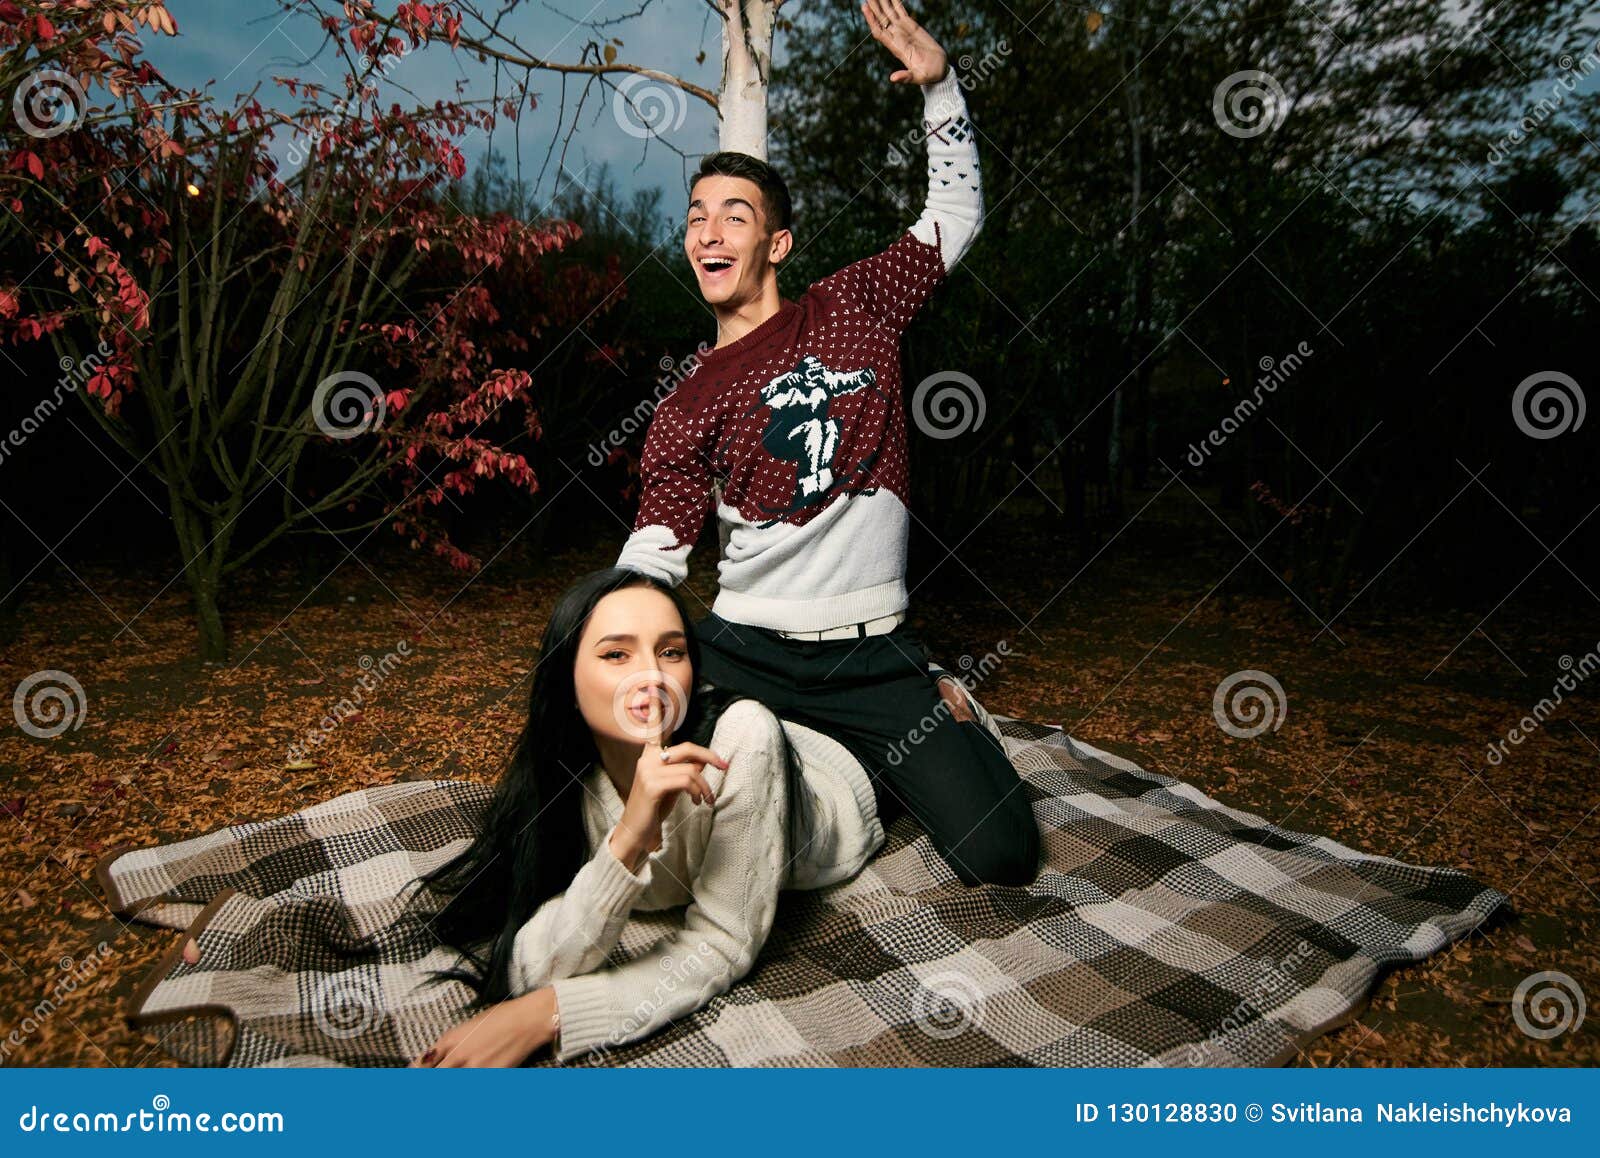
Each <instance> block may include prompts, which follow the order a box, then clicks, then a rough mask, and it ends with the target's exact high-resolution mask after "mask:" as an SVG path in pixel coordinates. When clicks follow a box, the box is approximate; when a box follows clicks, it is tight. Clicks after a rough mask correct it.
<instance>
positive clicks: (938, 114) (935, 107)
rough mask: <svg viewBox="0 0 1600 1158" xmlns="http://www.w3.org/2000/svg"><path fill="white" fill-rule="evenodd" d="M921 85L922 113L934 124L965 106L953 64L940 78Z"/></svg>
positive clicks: (965, 102)
mask: <svg viewBox="0 0 1600 1158" xmlns="http://www.w3.org/2000/svg"><path fill="white" fill-rule="evenodd" d="M921 87H922V108H923V115H924V116H926V117H927V119H928V120H929V121H931V122H933V123H934V124H936V125H937V124H938V123H939V122H940V121H943V120H945V119H946V118H947V117H952V116H954V115H955V114H956V113H958V112H961V111H963V110H965V109H966V107H967V99H966V96H965V94H964V93H963V92H962V89H961V82H960V81H959V80H957V79H956V69H955V65H950V66H949V67H948V68H946V69H945V73H944V76H943V77H941V78H940V79H938V80H936V81H934V82H933V83H932V84H925V85H923V86H921Z"/></svg>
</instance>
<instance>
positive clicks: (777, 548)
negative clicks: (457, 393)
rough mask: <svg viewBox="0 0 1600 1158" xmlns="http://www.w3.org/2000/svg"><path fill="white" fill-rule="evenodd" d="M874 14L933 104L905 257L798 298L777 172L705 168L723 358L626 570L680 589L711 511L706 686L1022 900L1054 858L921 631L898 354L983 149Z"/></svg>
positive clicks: (1010, 772)
mask: <svg viewBox="0 0 1600 1158" xmlns="http://www.w3.org/2000/svg"><path fill="white" fill-rule="evenodd" d="M862 12H863V14H864V15H865V16H866V17H867V21H868V24H869V26H870V27H871V30H872V34H873V36H874V38H876V39H877V40H878V41H879V42H880V43H881V44H884V45H885V46H886V47H888V48H889V49H890V51H892V52H893V53H894V54H895V56H896V57H898V58H899V60H900V62H901V63H902V64H903V65H904V66H905V67H904V68H902V69H900V70H898V71H896V72H894V73H892V74H891V75H890V77H889V79H890V80H891V81H893V82H895V83H902V84H905V83H914V84H917V85H919V86H920V87H921V89H922V94H923V103H924V119H923V127H924V130H925V133H926V137H927V146H928V198H927V205H926V208H925V209H924V210H923V212H922V215H921V216H920V217H919V218H918V219H917V221H916V222H915V224H913V225H912V226H911V227H910V229H909V230H907V231H906V233H904V234H903V235H902V236H901V237H900V238H899V239H898V240H897V241H895V242H894V244H892V245H891V246H889V248H888V249H886V250H884V251H883V252H881V253H878V254H876V255H874V256H872V257H868V258H866V259H865V260H862V261H858V262H856V263H854V264H852V265H849V266H846V267H845V268H844V269H842V270H839V271H838V272H836V273H834V274H832V275H830V276H828V277H826V278H823V279H822V280H821V281H818V282H816V283H815V284H813V285H812V286H811V287H810V288H809V289H808V290H807V291H806V293H805V294H804V295H803V296H802V297H801V298H800V299H799V300H798V301H790V300H786V299H784V298H783V297H782V296H781V295H780V294H779V292H778V279H777V266H778V264H779V263H780V262H782V261H783V259H784V258H785V257H786V256H787V255H788V253H789V251H790V248H791V246H792V245H793V241H794V239H793V235H792V233H791V232H790V215H791V206H790V200H789V193H788V189H787V187H786V186H785V185H784V183H783V180H782V178H780V177H779V176H778V174H777V173H776V172H775V171H774V170H773V169H772V168H771V167H770V166H768V165H767V164H766V163H765V162H763V161H761V160H758V159H757V158H754V157H751V156H748V155H746V154H743V153H732V152H722V153H713V154H711V155H709V156H707V157H706V158H705V159H704V161H703V162H702V164H701V166H700V169H699V172H698V173H697V175H696V177H695V180H694V183H693V185H692V186H691V189H690V202H689V212H688V218H687V222H686V230H685V233H684V250H685V252H686V253H687V254H688V257H689V260H690V262H691V263H692V264H693V266H694V269H695V276H696V277H697V278H698V279H699V282H700V291H701V293H702V294H703V295H704V297H705V299H706V301H708V302H710V303H711V305H712V308H713V309H714V310H715V312H716V315H717V331H718V338H717V344H716V346H715V347H714V348H713V349H712V350H710V351H709V352H708V353H706V354H704V355H702V356H701V357H700V359H699V361H698V363H697V364H696V365H695V366H694V368H693V369H692V370H691V372H690V373H689V374H688V375H687V376H686V377H685V378H684V379H683V380H682V381H681V382H680V383H679V384H678V386H677V388H676V389H675V390H674V391H673V392H672V393H671V394H669V395H667V397H666V398H665V399H663V400H662V402H661V405H660V406H659V408H658V409H657V410H656V413H655V415H654V416H653V418H652V420H651V424H650V430H649V433H648V435H647V436H646V440H645V446H644V452H643V455H642V457H641V462H640V473H641V478H642V492H641V497H640V503H639V514H638V518H637V519H636V520H635V523H634V529H633V533H632V534H631V535H630V536H629V538H628V541H627V544H626V545H625V546H624V547H623V550H622V554H621V555H620V557H619V558H618V560H617V563H618V565H619V566H624V567H631V568H634V569H636V570H639V571H644V572H646V573H648V574H651V575H655V576H657V577H659V578H661V579H663V580H665V581H667V582H670V583H673V584H677V583H679V582H681V581H682V580H683V579H684V577H685V576H686V575H687V573H688V557H689V552H690V550H691V549H692V548H693V546H694V543H695V540H696V539H697V538H698V537H699V534H700V531H701V528H702V527H703V526H704V524H705V517H706V514H707V512H708V510H709V509H710V508H711V507H712V506H715V509H716V511H717V516H718V524H719V532H720V536H721V540H722V561H721V563H720V565H719V567H718V575H719V591H718V594H717V598H716V601H715V603H714V604H713V606H712V610H711V613H710V614H709V615H708V616H706V617H705V619H703V620H701V621H700V622H699V623H698V624H696V630H697V633H698V634H699V637H700V639H701V644H702V670H701V673H700V674H701V676H703V677H704V678H705V679H708V680H710V681H712V682H714V683H717V684H720V685H723V686H726V687H733V688H737V689H739V690H740V691H742V692H744V693H746V694H748V695H751V696H754V697H756V698H758V699H760V700H762V701H763V702H765V703H766V704H767V705H768V706H769V707H770V708H771V709H772V710H773V711H774V712H776V713H777V714H778V715H780V716H783V717H785V718H788V719H794V720H798V721H801V722H803V723H806V724H807V725H809V726H811V727H813V728H815V729H816V730H818V731H820V732H823V733H825V734H827V735H829V736H831V737H833V738H834V739H835V740H837V741H838V742H839V743H841V744H843V745H844V746H845V747H846V748H847V749H849V750H850V751H851V752H852V753H853V754H854V755H855V756H856V758H857V759H859V760H860V761H861V763H862V765H863V767H865V768H866V769H867V771H868V773H869V775H870V777H871V779H872V782H873V785H874V789H875V793H876V796H877V803H878V809H879V814H880V817H881V818H882V820H883V822H884V823H885V824H887V823H888V822H889V821H890V820H891V819H892V818H893V817H894V816H895V815H897V814H899V813H900V812H902V811H905V810H909V811H910V812H911V814H912V815H913V816H915V817H916V818H917V820H918V821H919V822H920V823H921V824H922V825H923V827H924V828H925V829H926V830H927V832H928V834H929V836H930V838H931V839H932V843H933V845H934V847H935V848H936V849H937V850H938V852H939V854H940V855H941V856H942V857H944V858H945V860H946V861H947V862H948V863H949V865H950V867H951V868H952V869H953V870H954V871H955V873H956V874H957V876H958V877H960V878H961V880H962V881H964V882H965V883H967V884H979V883H995V884H1013V885H1015V884H1025V883H1027V882H1029V881H1031V880H1033V878H1034V875H1035V872H1036V869H1037V865H1038V854H1039V835H1038V827H1037V825H1036V824H1035V822H1034V819H1033V811H1032V807H1031V805H1030V803H1029V800H1028V797H1027V794H1026V791H1025V790H1024V789H1023V787H1022V785H1021V783H1020V781H1019V779H1018V776H1017V773H1016V770H1015V769H1014V768H1013V767H1012V765H1011V762H1010V760H1009V759H1007V757H1006V755H1005V753H1004V751H1003V750H1002V749H1001V748H1000V745H999V743H998V742H997V741H996V739H995V737H994V735H993V734H992V733H990V732H989V731H988V730H987V729H986V728H984V727H983V726H982V725H981V724H979V723H978V722H976V721H975V720H974V719H973V716H972V710H971V706H970V705H969V703H968V702H967V700H966V697H965V690H964V689H963V688H961V687H960V685H959V684H958V683H957V682H956V681H955V680H954V679H953V678H951V677H948V676H946V677H945V678H944V679H943V681H942V682H941V681H940V680H936V679H934V678H933V677H932V676H931V675H930V672H929V656H928V651H927V649H926V648H925V647H924V646H923V644H922V643H921V642H920V641H919V640H917V639H916V638H915V637H914V636H912V635H911V633H910V632H909V631H908V630H907V628H906V627H905V623H904V621H905V609H906V605H907V603H908V593H907V590H906V581H905V566H906V543H907V538H908V535H909V530H910V514H909V511H908V509H907V503H908V501H909V494H908V489H907V482H906V432H905V404H904V399H903V391H902V384H901V378H900V337H901V333H902V332H903V331H904V329H905V327H906V325H907V324H908V323H909V322H910V320H911V318H912V316H913V315H914V314H915V313H916V311H917V309H918V308H919V307H920V306H921V305H922V303H923V302H924V301H925V300H926V299H927V297H928V295H929V294H930V293H931V292H932V291H933V289H934V288H935V287H936V286H937V285H938V284H939V283H940V282H942V281H943V280H944V278H945V276H946V275H947V274H948V273H949V271H950V270H951V269H953V268H954V266H955V264H956V262H957V261H959V260H960V258H961V256H962V254H963V253H965V252H966V250H967V249H968V247H969V246H970V245H971V243H972V239H973V238H974V237H975V236H976V235H977V232H978V228H979V226H980V224H981V221H982V216H983V198H982V191H981V188H980V182H979V178H978V156H977V148H976V145H975V143H974V139H973V137H974V134H973V131H972V127H971V125H970V124H969V123H968V121H967V117H966V104H965V101H964V98H963V96H962V92H961V87H960V85H959V84H958V83H957V80H956V77H955V75H954V73H953V72H952V71H951V70H950V69H949V67H948V62H947V59H946V55H945V52H944V50H943V49H942V48H940V47H939V45H938V43H937V42H936V41H935V40H934V39H933V37H932V36H930V35H929V34H928V33H927V32H926V31H924V30H923V29H922V28H921V26H919V25H918V24H917V23H916V22H915V21H914V20H912V19H911V18H910V17H909V16H908V15H907V14H906V11H905V9H904V8H903V7H902V6H901V4H900V3H899V0H868V2H867V3H866V4H864V5H863V6H862ZM719 484H720V493H717V490H715V489H714V488H716V487H718V486H719ZM930 720H931V721H933V723H932V726H931V727H930Z"/></svg>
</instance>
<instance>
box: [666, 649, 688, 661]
mask: <svg viewBox="0 0 1600 1158" xmlns="http://www.w3.org/2000/svg"><path fill="white" fill-rule="evenodd" d="M661 654H662V655H664V656H667V657H669V658H671V659H682V658H683V657H684V656H686V655H687V654H688V652H686V651H684V650H683V648H681V647H669V648H666V649H664V650H663V651H662V652H661Z"/></svg>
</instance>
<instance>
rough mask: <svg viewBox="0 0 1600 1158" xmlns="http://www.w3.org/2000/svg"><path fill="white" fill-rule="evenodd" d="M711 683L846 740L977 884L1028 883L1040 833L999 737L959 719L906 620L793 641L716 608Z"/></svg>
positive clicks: (704, 660)
mask: <svg viewBox="0 0 1600 1158" xmlns="http://www.w3.org/2000/svg"><path fill="white" fill-rule="evenodd" d="M695 633H696V635H697V637H698V639H699V642H700V665H701V666H700V671H699V672H698V673H697V675H698V677H699V678H701V679H705V680H709V681H710V682H712V683H714V684H717V685H719V686H721V687H726V688H732V689H734V690H737V691H739V692H742V693H743V694H745V695H748V696H751V697H753V698H755V699H758V700H760V701H762V702H763V703H764V704H766V705H767V707H768V708H770V709H771V710H772V712H773V713H774V714H775V715H777V716H779V717H781V718H783V719H787V720H794V721H795V722H797V723H801V724H804V725H806V726H807V727H810V728H813V729H814V730H816V731H818V732H821V733H823V734H824V735H826V736H830V737H832V738H833V739H835V740H837V741H838V742H839V743H840V744H842V745H844V747H845V748H846V749H848V750H849V751H850V752H851V753H852V754H853V755H854V756H855V757H856V759H858V760H860V761H861V765H862V767H863V768H865V769H866V771H867V775H868V777H869V778H870V779H871V781H872V785H873V791H874V794H875V795H876V797H877V802H878V816H879V819H880V820H882V822H883V823H884V824H885V825H886V826H887V825H888V824H889V823H890V821H892V820H893V819H894V818H895V817H897V816H899V815H902V814H904V813H907V812H909V813H910V814H911V815H912V816H913V817H914V818H915V819H916V820H917V821H918V822H919V823H920V824H921V825H922V827H923V828H924V829H925V830H926V831H927V833H928V836H929V837H930V839H931V840H932V842H933V847H934V848H935V849H936V850H938V852H939V855H940V856H942V857H943V858H944V859H945V861H946V863H948V864H949V865H950V867H951V869H952V870H954V872H955V874H956V876H958V877H959V878H960V879H961V880H962V882H963V883H965V884H968V885H977V884H1001V885H1025V884H1028V883H1029V882H1031V881H1032V880H1033V879H1034V876H1035V875H1036V873H1037V870H1038V863H1039V828H1038V825H1037V824H1036V823H1035V821H1034V818H1033V808H1032V806H1031V804H1030V802H1029V800H1028V796H1027V792H1026V790H1025V789H1024V788H1023V786H1022V783H1021V779H1020V778H1019V777H1018V775H1017V771H1016V769H1015V768H1014V767H1013V766H1012V764H1011V761H1010V759H1008V758H1007V756H1006V754H1005V751H1004V750H1003V749H1002V748H1001V746H1000V744H999V742H998V741H997V740H996V739H995V738H994V736H993V735H992V734H991V733H990V732H989V731H988V729H986V728H985V727H983V725H982V724H979V723H977V722H976V721H973V720H958V719H956V718H955V716H954V715H953V714H952V712H951V710H950V708H949V707H948V705H945V704H944V701H943V698H942V697H941V696H940V694H939V688H938V677H937V675H935V674H934V673H933V672H931V671H929V669H928V662H929V659H930V656H929V653H928V649H927V648H926V647H925V646H924V645H923V644H922V642H921V640H919V639H917V638H916V637H915V636H914V635H912V634H911V632H910V631H909V630H908V628H907V625H906V624H905V623H902V624H900V625H899V626H898V627H896V628H895V629H894V630H893V631H890V632H887V633H884V634H882V635H869V636H866V637H865V638H862V639H829V640H801V639H787V638H785V637H784V636H782V635H779V634H778V633H777V632H776V631H772V630H770V629H768V628H764V627H752V626H750V625H749V624H744V623H732V622H729V621H728V620H725V619H723V618H722V617H721V616H719V615H717V614H716V613H715V612H712V613H710V614H708V615H706V616H705V617H704V618H703V619H701V620H700V621H699V622H698V623H696V624H695Z"/></svg>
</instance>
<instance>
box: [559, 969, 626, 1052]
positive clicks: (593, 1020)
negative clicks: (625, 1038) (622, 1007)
mask: <svg viewBox="0 0 1600 1158" xmlns="http://www.w3.org/2000/svg"><path fill="white" fill-rule="evenodd" d="M550 988H552V989H554V990H555V994H556V1010H557V1012H558V1013H559V1014H560V1017H561V1031H560V1036H559V1039H558V1041H559V1045H560V1049H558V1050H557V1051H556V1058H557V1059H558V1060H559V1061H571V1060H572V1059H573V1058H575V1057H580V1056H582V1055H583V1054H585V1053H588V1052H589V1051H590V1050H591V1049H594V1048H596V1047H598V1046H603V1045H608V1044H609V1045H616V1044H620V1043H619V1042H618V1040H617V1033H616V1031H617V1022H618V1020H619V1019H618V1018H617V1016H616V1014H615V1013H613V1011H612V1009H611V1002H610V997H611V994H612V993H613V992H614V991H615V985H614V982H613V981H612V979H611V978H609V977H606V976H605V975H604V974H603V973H580V974H579V975H578V976H576V977H562V978H560V979H558V980H556V981H552V982H551V983H550Z"/></svg>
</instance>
